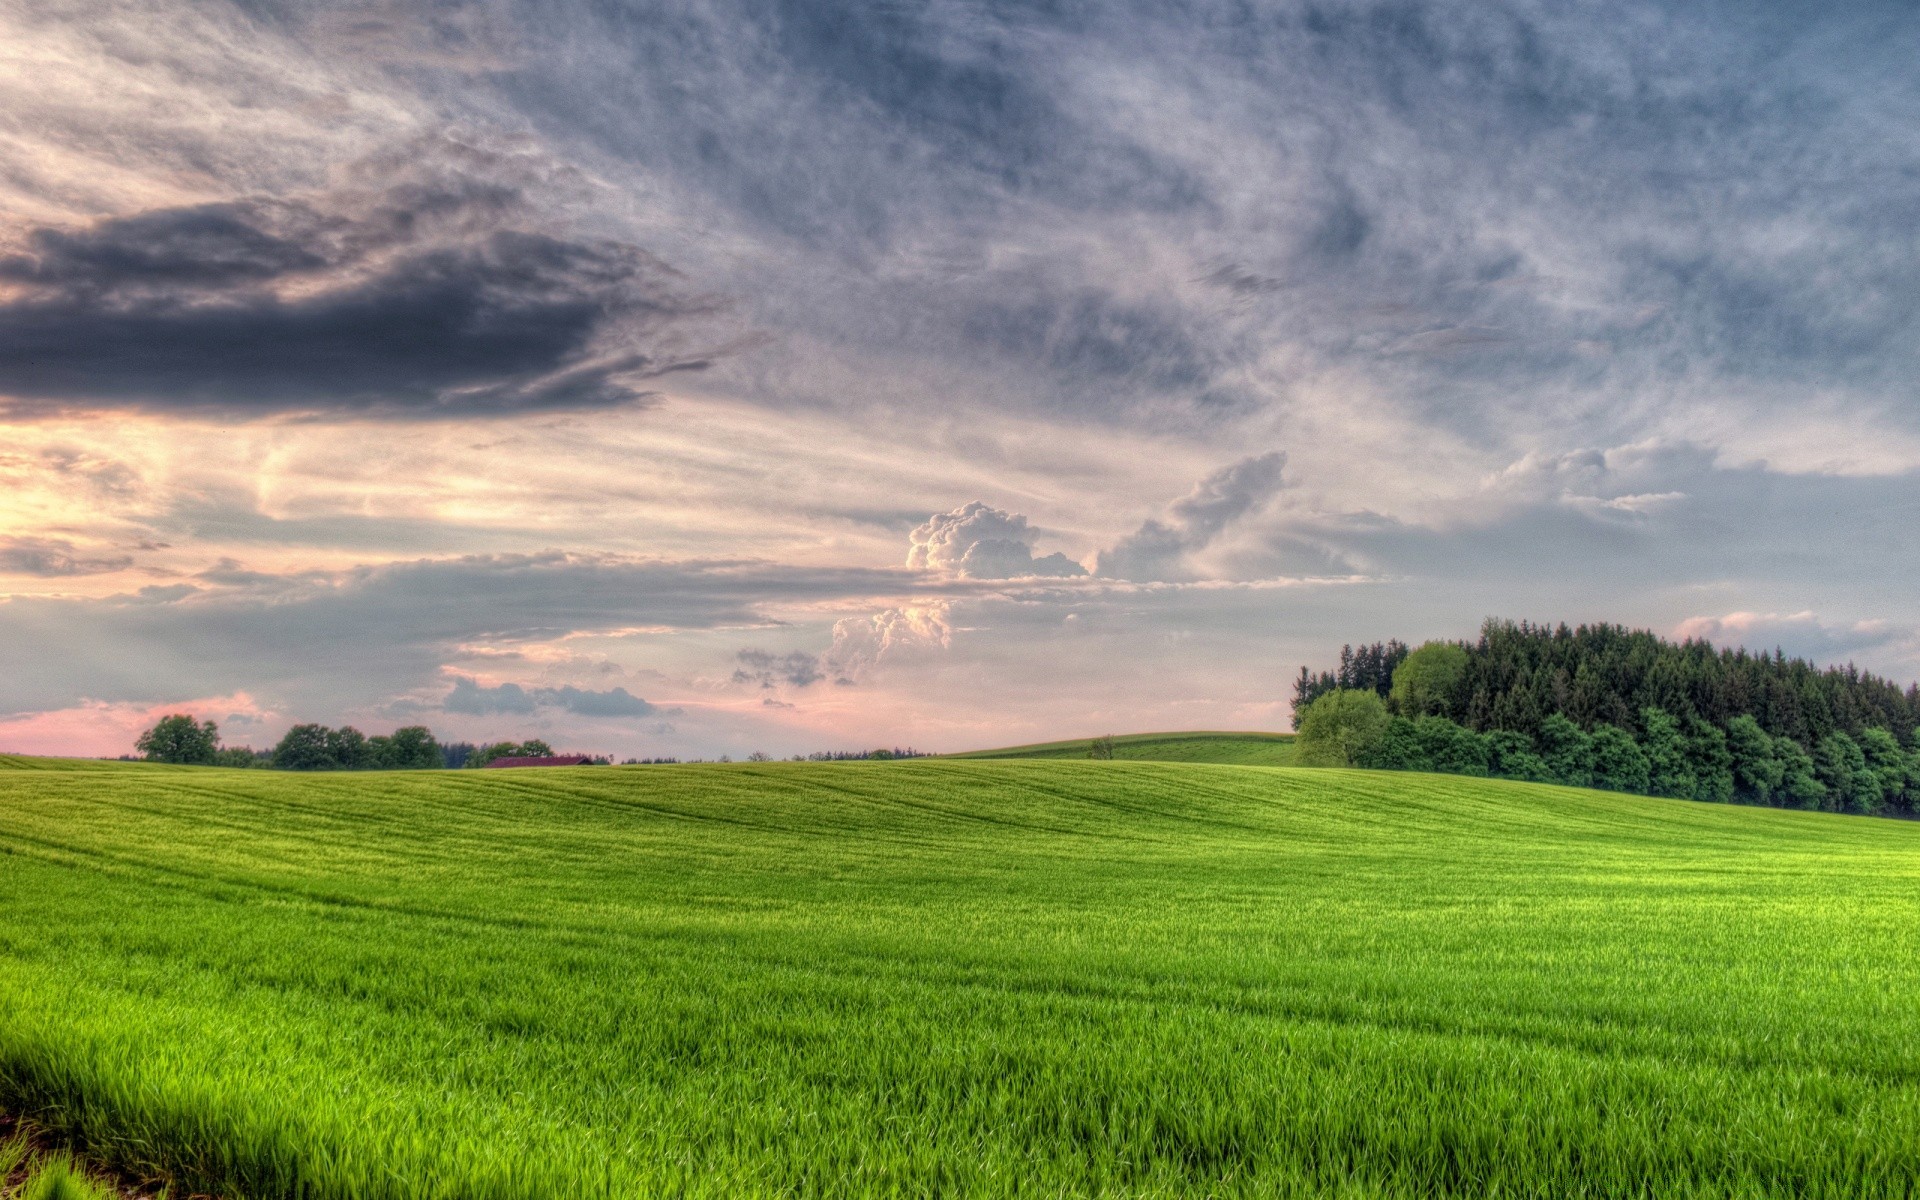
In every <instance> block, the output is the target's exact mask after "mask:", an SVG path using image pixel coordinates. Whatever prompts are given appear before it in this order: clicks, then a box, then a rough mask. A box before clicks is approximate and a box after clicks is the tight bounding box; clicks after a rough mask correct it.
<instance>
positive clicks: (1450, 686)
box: [1388, 642, 1467, 717]
mask: <svg viewBox="0 0 1920 1200" xmlns="http://www.w3.org/2000/svg"><path fill="white" fill-rule="evenodd" d="M1466 673H1467V651H1466V647H1464V646H1460V645H1457V644H1455V643H1453V642H1428V643H1427V644H1426V645H1424V646H1421V647H1420V648H1419V649H1418V650H1415V651H1413V652H1412V653H1410V654H1408V655H1407V656H1406V658H1404V659H1402V660H1401V662H1400V665H1399V666H1397V667H1395V668H1394V671H1393V686H1392V689H1391V690H1390V691H1389V693H1388V697H1389V699H1391V700H1392V702H1393V709H1394V711H1395V712H1397V713H1399V714H1400V715H1401V716H1403V717H1423V716H1426V715H1428V714H1429V713H1444V712H1445V711H1447V707H1448V701H1449V698H1450V697H1451V696H1452V695H1453V693H1454V690H1455V689H1456V688H1457V687H1458V686H1459V684H1460V680H1461V679H1462V678H1464V677H1465V676H1466Z"/></svg>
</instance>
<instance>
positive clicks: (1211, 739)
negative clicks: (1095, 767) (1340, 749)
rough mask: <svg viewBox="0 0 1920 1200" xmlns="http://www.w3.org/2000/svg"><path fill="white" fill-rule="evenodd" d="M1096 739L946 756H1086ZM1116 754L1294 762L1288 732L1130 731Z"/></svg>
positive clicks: (1249, 763)
mask: <svg viewBox="0 0 1920 1200" xmlns="http://www.w3.org/2000/svg"><path fill="white" fill-rule="evenodd" d="M1093 740H1094V739H1092V738H1078V739H1075V740H1072V741H1065V742H1036V743H1034V744H1033V745H1030V746H1007V747H1004V748H1003V749H999V750H970V751H968V752H966V753H964V754H949V755H946V756H945V757H947V758H1086V757H1087V751H1088V750H1089V749H1090V748H1091V747H1092V745H1093ZM1113 756H1114V758H1116V759H1120V760H1128V761H1135V762H1192V763H1224V764H1228V765H1232V766H1242V767H1284V766H1287V765H1288V764H1290V763H1291V762H1292V761H1293V735H1292V734H1290V733H1215V732H1210V731H1195V732H1189V733H1130V734H1123V735H1120V736H1117V737H1115V738H1114V739H1113Z"/></svg>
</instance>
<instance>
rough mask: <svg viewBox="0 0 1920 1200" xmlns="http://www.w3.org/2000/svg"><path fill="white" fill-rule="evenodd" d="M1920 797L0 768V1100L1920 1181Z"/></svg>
mask: <svg viewBox="0 0 1920 1200" xmlns="http://www.w3.org/2000/svg"><path fill="white" fill-rule="evenodd" d="M1916 885H1920V825H1914V824H1909V823H1902V822H1891V821H1863V820H1857V819H1849V818H1846V817H1839V816H1828V815H1823V814H1818V813H1803V812H1784V811H1775V810H1766V809H1751V808H1734V807H1724V806H1717V805H1705V804H1695V803H1690V802H1684V801H1672V800H1657V799H1648V798H1644V797H1633V796H1624V795H1613V794H1604V793H1594V792H1580V791H1572V790H1566V789H1559V788H1552V787H1544V786H1538V785H1529V784H1517V783H1503V782H1497V781H1487V780H1473V779H1463V778H1454V777H1442V776H1421V775H1405V774H1390V773H1367V772H1340V771H1307V770H1299V769H1278V770H1276V769H1270V768H1248V767H1239V766H1216V765H1204V764H1192V763H1151V762H1088V761H1079V762H1049V761H977V760H953V759H921V760H914V761H906V762H891V763H889V762H855V763H844V764H812V763H795V764H788V763H770V764H745V763H741V764H732V765H701V766H648V767H632V768H575V769H554V770H539V771H531V770H530V771H467V772H398V773H391V774H379V773H368V774H336V775H312V776H300V775H292V774H287V773H280V772H267V771H221V770H212V769H199V768H170V767H159V766H147V765H132V764H72V763H69V764H52V763H45V762H33V761H12V762H7V763H0V912H3V913H4V914H5V920H4V921H0V1107H5V1108H7V1109H9V1110H11V1111H13V1112H15V1113H28V1114H32V1115H33V1116H35V1117H36V1118H37V1119H39V1120H40V1121H41V1122H42V1123H44V1124H45V1125H47V1126H48V1127H50V1128H52V1129H55V1130H57V1131H60V1132H61V1133H62V1134H63V1135H64V1136H65V1137H66V1138H68V1139H71V1140H73V1141H75V1142H77V1143H79V1144H82V1145H84V1146H86V1147H87V1148H88V1149H89V1152H90V1153H91V1154H92V1155H94V1156H95V1157H97V1158H98V1159H99V1160H102V1161H109V1162H117V1163H120V1164H122V1165H125V1166H128V1167H130V1168H131V1169H133V1170H135V1171H138V1172H147V1173H156V1174H158V1173H164V1174H167V1175H170V1176H171V1177H173V1178H174V1179H175V1180H177V1181H178V1183H179V1185H180V1190H186V1189H198V1190H202V1191H212V1192H219V1193H222V1194H225V1195H228V1196H239V1195H245V1196H249V1197H271V1196H293V1195H299V1196H303V1197H307V1198H309V1200H325V1198H332V1197H355V1198H357V1200H367V1198H374V1200H380V1198H389V1197H391V1198H400V1197H409V1198H423V1197H439V1196H458V1197H481V1198H486V1200H513V1198H521V1197H525V1198H528V1200H532V1198H535V1197H616V1196H617V1197H631V1196H646V1195H667V1194H671V1195H687V1196H822V1197H826V1196H834V1197H842V1196H877V1195H953V1196H961V1195H964V1196H1013V1195H1050V1196H1051V1195H1113V1196H1118V1195H1130V1196H1132V1195H1138V1196H1198V1195H1211V1196H1341V1197H1366V1196H1382V1197H1384V1196H1462V1197H1465V1196H1474V1197H1482V1196H1491V1195H1501V1196H1541V1197H1545V1196H1574V1195H1579V1196H1620V1197H1626V1196H1755V1197H1757V1196H1775V1195H1792V1196H1800V1197H1836V1198H1837V1197H1863V1196H1888V1197H1890V1196H1910V1195H1912V1194H1913V1191H1914V1188H1915V1181H1916V1179H1920V1004H1916V1003H1915V1002H1914V997H1915V996H1916V995H1920V886H1916Z"/></svg>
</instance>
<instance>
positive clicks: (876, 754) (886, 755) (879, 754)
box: [867, 747, 893, 761]
mask: <svg viewBox="0 0 1920 1200" xmlns="http://www.w3.org/2000/svg"><path fill="white" fill-rule="evenodd" d="M867 757H868V758H880V759H887V760H889V761H891V760H892V758H893V751H891V750H888V749H886V748H885V747H882V748H881V749H879V750H875V751H872V752H871V753H869V754H868V755H867Z"/></svg>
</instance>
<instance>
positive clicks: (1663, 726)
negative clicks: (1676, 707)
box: [1640, 707, 1698, 798]
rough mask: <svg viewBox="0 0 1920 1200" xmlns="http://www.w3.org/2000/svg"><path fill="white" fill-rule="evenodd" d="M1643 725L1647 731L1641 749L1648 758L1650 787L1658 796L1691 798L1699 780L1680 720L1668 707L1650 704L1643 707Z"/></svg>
mask: <svg viewBox="0 0 1920 1200" xmlns="http://www.w3.org/2000/svg"><path fill="white" fill-rule="evenodd" d="M1640 724H1641V726H1642V727H1643V728H1644V729H1645V730H1646V733H1645V734H1644V735H1643V736H1642V738H1641V739H1640V749H1641V750H1642V751H1643V752H1644V753H1645V754H1646V758H1647V790H1648V791H1651V792H1652V793H1653V794H1654V795H1656V796H1680V797H1686V798H1691V797H1692V796H1693V793H1694V788H1695V786H1696V785H1697V782H1698V781H1697V780H1695V779H1694V775H1693V760H1692V757H1691V756H1690V755H1689V754H1688V753H1687V750H1688V747H1687V736H1686V734H1685V733H1683V732H1682V731H1681V728H1680V722H1679V721H1678V720H1676V719H1674V716H1673V714H1671V713H1669V712H1668V711H1667V710H1666V709H1664V708H1658V707H1648V708H1643V709H1641V710H1640Z"/></svg>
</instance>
